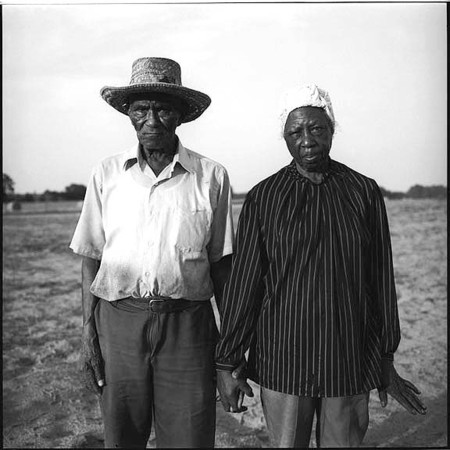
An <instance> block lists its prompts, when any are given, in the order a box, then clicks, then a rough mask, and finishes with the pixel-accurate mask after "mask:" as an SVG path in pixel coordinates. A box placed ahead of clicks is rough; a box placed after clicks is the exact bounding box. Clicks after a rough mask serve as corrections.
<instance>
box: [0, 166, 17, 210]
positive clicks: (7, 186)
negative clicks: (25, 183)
mask: <svg viewBox="0 0 450 450" xmlns="http://www.w3.org/2000/svg"><path fill="white" fill-rule="evenodd" d="M14 184H15V183H14V181H13V179H12V178H11V177H10V176H9V175H8V174H6V173H4V174H3V195H2V197H3V203H7V202H10V201H11V200H13V198H14Z"/></svg>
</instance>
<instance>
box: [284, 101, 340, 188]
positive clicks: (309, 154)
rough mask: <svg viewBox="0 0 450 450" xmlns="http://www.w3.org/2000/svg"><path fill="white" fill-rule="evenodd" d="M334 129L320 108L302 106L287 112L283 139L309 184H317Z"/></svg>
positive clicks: (324, 165) (324, 167)
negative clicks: (309, 181)
mask: <svg viewBox="0 0 450 450" xmlns="http://www.w3.org/2000/svg"><path fill="white" fill-rule="evenodd" d="M333 133H334V129H333V127H332V124H331V121H330V119H329V118H328V116H327V115H326V113H325V111H324V110H323V109H322V108H316V107H314V106H303V107H301V108H297V109H294V110H293V111H291V112H290V113H289V116H288V118H287V120H286V124H285V127H284V134H283V137H284V140H285V142H286V145H287V148H288V150H289V153H290V154H291V155H292V157H293V158H294V160H295V163H296V167H297V170H298V171H299V172H300V173H301V174H302V175H303V176H305V177H306V178H309V179H310V180H311V181H312V182H313V183H317V184H319V183H321V182H322V180H323V172H324V171H325V170H326V168H327V165H328V160H329V157H328V155H329V153H330V150H331V144H332V140H333Z"/></svg>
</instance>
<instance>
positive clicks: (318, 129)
mask: <svg viewBox="0 0 450 450" xmlns="http://www.w3.org/2000/svg"><path fill="white" fill-rule="evenodd" d="M322 131H323V128H322V127H314V128H311V133H312V134H314V135H316V136H318V135H320V134H322Z"/></svg>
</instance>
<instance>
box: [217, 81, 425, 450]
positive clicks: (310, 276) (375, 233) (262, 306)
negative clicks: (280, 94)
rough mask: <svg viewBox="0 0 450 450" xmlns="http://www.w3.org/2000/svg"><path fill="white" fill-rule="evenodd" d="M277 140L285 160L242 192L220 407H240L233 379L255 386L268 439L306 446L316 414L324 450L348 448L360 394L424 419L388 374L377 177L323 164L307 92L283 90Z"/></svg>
mask: <svg viewBox="0 0 450 450" xmlns="http://www.w3.org/2000/svg"><path fill="white" fill-rule="evenodd" d="M283 104H284V107H283V113H282V115H281V118H282V130H283V137H284V140H285V142H286V145H287V148H288V150H289V152H290V153H291V155H292V157H293V161H292V162H291V163H290V164H289V165H288V166H286V167H283V168H282V169H281V170H280V171H278V172H277V173H275V174H274V175H272V176H270V177H269V178H267V179H265V180H263V181H262V182H260V183H259V184H258V185H256V186H255V187H254V188H253V189H252V190H251V191H250V192H249V193H248V195H247V198H246V201H245V203H244V206H243V208H242V212H241V216H240V219H239V226H238V231H237V249H236V253H235V255H233V267H232V272H231V276H230V279H229V281H228V283H227V284H226V286H225V292H224V299H223V303H222V309H221V314H222V330H221V337H220V341H219V344H218V347H217V350H216V368H217V373H218V387H219V391H220V394H221V399H222V403H223V406H224V408H225V410H227V411H229V410H231V412H240V411H242V410H244V409H245V407H242V399H243V394H244V393H246V394H247V395H252V392H251V388H250V386H249V385H248V384H247V383H246V382H245V379H244V378H242V377H237V376H236V375H235V376H234V377H233V370H235V369H236V368H237V366H238V365H239V363H240V362H241V360H242V359H243V358H244V354H245V352H246V351H247V350H248V349H249V350H250V351H249V361H248V377H249V378H250V379H252V380H253V381H255V382H256V383H258V384H259V385H260V386H261V401H262V405H263V411H264V415H265V418H266V422H267V426H268V429H269V432H270V434H271V437H272V439H273V443H274V445H275V446H280V447H307V446H308V444H309V440H310V435H311V429H312V422H313V418H314V415H315V414H316V415H317V427H316V431H317V440H318V443H319V444H320V445H321V446H324V447H328V446H331V447H357V446H359V445H360V444H361V442H362V440H363V438H364V435H365V433H366V430H367V427H368V421H369V417H368V402H369V392H370V391H371V390H372V389H378V391H379V395H380V401H381V404H382V406H385V405H386V403H387V393H389V394H390V395H392V396H393V397H394V398H395V399H397V400H398V401H399V402H400V403H401V404H402V405H403V406H404V407H405V408H406V409H407V410H409V411H410V412H411V413H412V414H416V413H420V414H424V413H425V411H426V408H425V406H424V405H423V404H422V402H421V401H420V400H419V399H418V397H417V396H416V394H419V393H420V392H419V391H418V390H417V388H416V387H415V386H414V385H413V384H411V383H410V382H409V381H406V380H403V379H402V378H401V377H400V376H399V375H398V374H397V372H396V370H395V369H394V365H393V359H394V353H395V351H396V350H397V347H398V345H399V341H400V327H399V318H398V310H397V298H396V292H395V285H394V271H393V264H392V254H391V243H390V237H389V228H388V221H387V216H386V210H385V206H384V202H383V197H382V195H381V192H380V189H379V187H378V186H377V184H376V182H375V181H374V180H372V179H370V178H368V177H366V176H364V175H361V174H359V173H358V172H355V171H354V170H352V169H350V168H349V167H347V166H345V165H344V164H341V163H339V162H337V161H334V160H332V159H331V158H330V157H329V153H330V149H331V144H332V139H333V134H334V129H335V119H334V114H333V109H332V105H331V101H330V98H329V96H328V94H327V93H326V92H325V91H323V90H322V89H319V88H318V87H317V86H315V85H312V86H307V87H305V88H302V89H296V90H293V91H290V92H288V93H287V95H286V96H285V97H284V102H283Z"/></svg>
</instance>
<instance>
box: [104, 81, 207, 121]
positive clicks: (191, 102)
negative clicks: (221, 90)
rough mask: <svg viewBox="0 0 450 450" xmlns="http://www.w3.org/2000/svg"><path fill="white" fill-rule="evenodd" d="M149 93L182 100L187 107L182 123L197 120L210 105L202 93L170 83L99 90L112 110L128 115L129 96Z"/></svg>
mask: <svg viewBox="0 0 450 450" xmlns="http://www.w3.org/2000/svg"><path fill="white" fill-rule="evenodd" d="M151 92H155V93H163V94H170V95H173V96H175V97H177V98H179V99H181V100H183V101H184V102H185V103H186V105H187V106H188V111H187V112H186V114H185V115H184V116H183V118H182V120H181V122H182V123H186V122H191V121H192V120H195V119H197V118H198V117H200V116H201V115H202V114H203V113H204V111H205V110H206V108H208V106H209V105H210V104H211V99H210V98H209V96H208V95H206V94H204V93H203V92H199V91H195V90H194V89H189V88H187V87H184V86H178V85H176V84H170V83H144V84H133V85H130V86H124V87H112V86H105V87H103V88H102V89H101V91H100V95H101V96H102V98H103V100H105V102H107V103H108V104H109V105H111V106H112V107H113V108H114V109H116V110H117V111H119V112H121V113H122V114H125V115H128V107H129V102H128V98H129V96H130V95H131V94H140V93H151Z"/></svg>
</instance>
